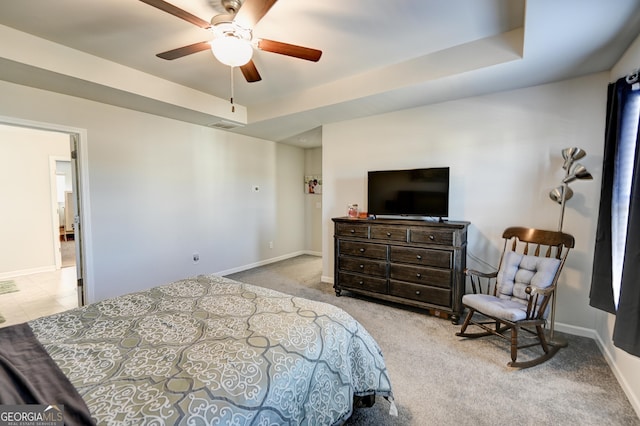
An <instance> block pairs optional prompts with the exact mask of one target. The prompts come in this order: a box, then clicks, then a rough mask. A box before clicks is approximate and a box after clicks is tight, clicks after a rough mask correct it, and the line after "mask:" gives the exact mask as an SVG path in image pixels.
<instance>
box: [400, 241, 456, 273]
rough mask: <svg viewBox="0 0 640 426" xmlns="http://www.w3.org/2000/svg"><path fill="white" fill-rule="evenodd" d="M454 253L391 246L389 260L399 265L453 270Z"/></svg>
mask: <svg viewBox="0 0 640 426" xmlns="http://www.w3.org/2000/svg"><path fill="white" fill-rule="evenodd" d="M452 259H453V252H452V251H450V250H434V249H422V248H415V247H401V246H391V251H390V253H389V260H390V261H391V262H399V263H413V264H415V265H424V266H434V267H436V268H447V269H449V268H451V267H452V262H453V260H452Z"/></svg>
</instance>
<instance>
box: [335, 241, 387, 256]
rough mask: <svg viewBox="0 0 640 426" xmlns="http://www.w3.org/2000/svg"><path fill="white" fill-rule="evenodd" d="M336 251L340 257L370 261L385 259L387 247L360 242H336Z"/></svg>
mask: <svg viewBox="0 0 640 426" xmlns="http://www.w3.org/2000/svg"><path fill="white" fill-rule="evenodd" d="M338 250H339V253H340V254H341V255H343V254H347V255H350V256H359V257H368V258H371V259H380V260H386V259H387V246H386V245H383V244H373V243H363V242H360V241H344V240H339V241H338Z"/></svg>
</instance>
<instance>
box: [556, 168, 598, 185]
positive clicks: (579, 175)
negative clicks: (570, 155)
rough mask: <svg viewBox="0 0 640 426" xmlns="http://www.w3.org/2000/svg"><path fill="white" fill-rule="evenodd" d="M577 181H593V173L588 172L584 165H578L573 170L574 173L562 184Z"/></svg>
mask: <svg viewBox="0 0 640 426" xmlns="http://www.w3.org/2000/svg"><path fill="white" fill-rule="evenodd" d="M576 179H580V180H590V179H593V176H591V173H589V171H587V168H586V167H585V166H583V165H582V164H576V167H575V168H574V169H573V173H571V174H570V175H568V176H567V177H565V178H564V180H563V181H562V182H564V183H569V182H573V181H574V180H576Z"/></svg>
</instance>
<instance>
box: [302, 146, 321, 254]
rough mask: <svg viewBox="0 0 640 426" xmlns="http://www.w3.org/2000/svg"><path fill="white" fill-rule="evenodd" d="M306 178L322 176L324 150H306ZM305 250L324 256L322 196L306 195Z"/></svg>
mask: <svg viewBox="0 0 640 426" xmlns="http://www.w3.org/2000/svg"><path fill="white" fill-rule="evenodd" d="M304 158H305V161H304V164H305V166H304V174H305V176H321V175H322V148H307V149H305V150H304ZM305 248H306V250H307V251H308V252H309V253H314V254H318V255H321V254H322V194H321V193H320V194H305Z"/></svg>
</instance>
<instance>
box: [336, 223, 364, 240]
mask: <svg viewBox="0 0 640 426" xmlns="http://www.w3.org/2000/svg"><path fill="white" fill-rule="evenodd" d="M336 235H337V236H338V237H359V238H369V225H367V224H363V223H336Z"/></svg>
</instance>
